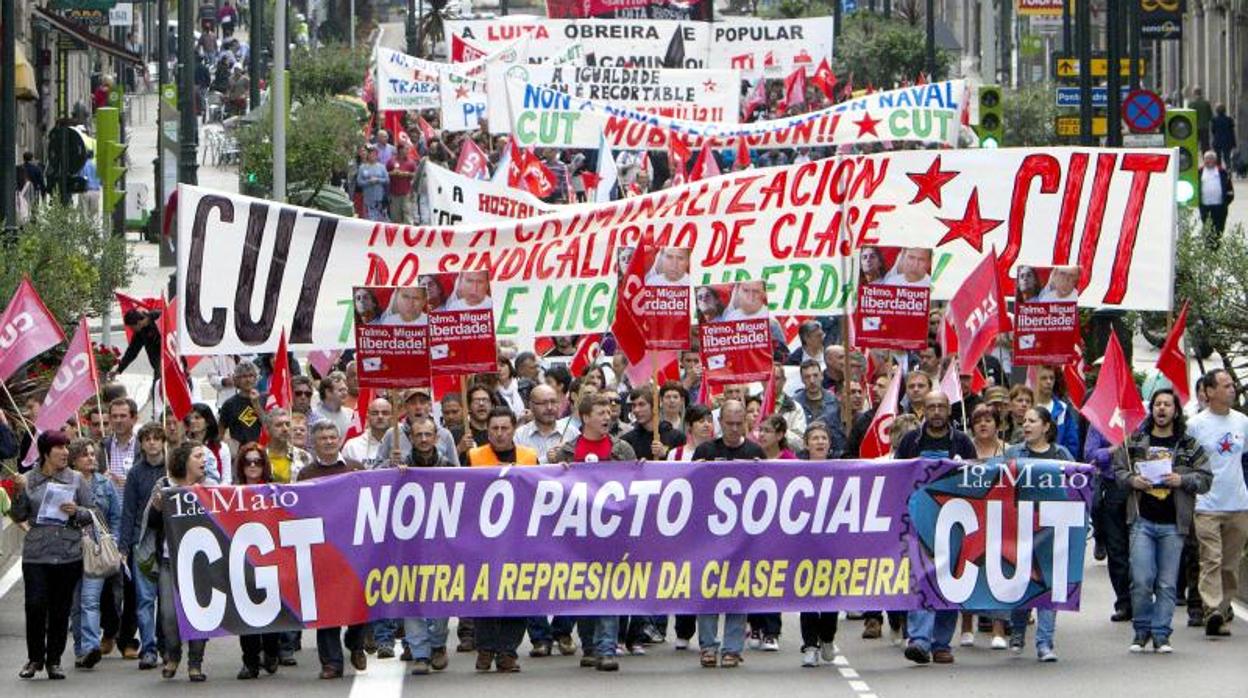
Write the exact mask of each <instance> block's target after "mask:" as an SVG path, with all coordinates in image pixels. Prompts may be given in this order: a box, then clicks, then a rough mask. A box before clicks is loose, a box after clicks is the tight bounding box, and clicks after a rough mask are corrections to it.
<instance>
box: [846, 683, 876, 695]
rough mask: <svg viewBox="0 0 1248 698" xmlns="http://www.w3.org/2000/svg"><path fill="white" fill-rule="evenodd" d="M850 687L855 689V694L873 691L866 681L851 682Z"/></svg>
mask: <svg viewBox="0 0 1248 698" xmlns="http://www.w3.org/2000/svg"><path fill="white" fill-rule="evenodd" d="M849 687H850V688H852V689H854V692H855V693H865V692H867V691H870V690H871V687H870V686H868V685H867V682H866V681H850V682H849Z"/></svg>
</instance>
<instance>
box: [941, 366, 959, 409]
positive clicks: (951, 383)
mask: <svg viewBox="0 0 1248 698" xmlns="http://www.w3.org/2000/svg"><path fill="white" fill-rule="evenodd" d="M959 373H960V371H958V362H957V361H950V362H949V366H948V367H947V368H946V369H945V375H943V376H941V377H940V392H942V393H944V394H945V397H947V398H949V404H951V405H956V404H958V403H959V402H962V379H961V376H960V375H959Z"/></svg>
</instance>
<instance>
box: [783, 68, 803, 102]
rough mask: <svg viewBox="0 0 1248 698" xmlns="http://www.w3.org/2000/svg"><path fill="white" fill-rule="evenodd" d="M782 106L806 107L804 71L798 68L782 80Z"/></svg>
mask: <svg viewBox="0 0 1248 698" xmlns="http://www.w3.org/2000/svg"><path fill="white" fill-rule="evenodd" d="M784 104H785V107H786V109H787V108H788V107H804V106H806V69H805V68H802V67H800V66H799V67H798V68H797V70H794V71H793V72H792V73H789V76H788V77H787V78H785V79H784Z"/></svg>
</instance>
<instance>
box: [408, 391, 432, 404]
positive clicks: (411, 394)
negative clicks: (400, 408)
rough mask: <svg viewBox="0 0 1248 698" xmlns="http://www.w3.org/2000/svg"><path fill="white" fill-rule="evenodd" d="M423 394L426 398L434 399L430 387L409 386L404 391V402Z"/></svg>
mask: <svg viewBox="0 0 1248 698" xmlns="http://www.w3.org/2000/svg"><path fill="white" fill-rule="evenodd" d="M420 396H423V397H424V398H425V399H426V400H433V398H432V397H431V396H430V395H429V389H428V388H408V389H407V390H404V391H403V402H405V403H407V402H411V401H412V399H413V398H416V397H420Z"/></svg>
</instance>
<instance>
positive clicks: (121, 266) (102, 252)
mask: <svg viewBox="0 0 1248 698" xmlns="http://www.w3.org/2000/svg"><path fill="white" fill-rule="evenodd" d="M134 271H135V262H134V259H133V258H132V256H131V254H130V250H129V248H127V247H126V241H125V238H121V237H115V236H113V235H106V234H105V233H104V232H103V231H102V229H101V228H100V225H99V223H97V222H96V221H95V220H94V219H92V218H90V217H89V216H87V215H86V214H84V213H83V212H82V211H81V210H80V209H78V208H77V207H74V206H65V205H63V204H61V203H60V200H59V199H57V198H55V197H54V198H52V199H49V200H48V202H47V203H43V204H39V205H38V206H37V207H36V208H35V210H34V212H33V215H32V216H31V220H30V222H29V223H27V224H26V225H25V226H24V227H23V228H22V229H21V231H20V233H19V234H18V236H17V238H16V240H14V241H12V242H8V243H5V246H4V247H3V248H0V298H4V299H6V300H7V299H8V298H11V297H12V296H13V292H14V291H15V290H16V289H17V285H18V284H19V283H21V281H22V277H25V276H28V277H30V280H31V282H32V283H33V284H34V286H35V289H36V290H37V291H39V296H40V297H41V298H43V302H44V303H45V304H46V305H47V306H48V310H50V311H51V312H52V314H53V315H55V316H56V319H57V320H58V321H60V323H61V324H62V325H64V326H65V327H70V326H72V325H73V324H74V323H76V322H77V321H78V317H79V316H82V315H91V316H95V315H100V314H101V313H103V312H104V310H105V309H107V308H109V307H111V306H112V304H113V303H114V302H115V301H114V299H113V292H114V291H116V290H117V289H119V288H122V287H124V286H125V285H126V284H128V283H130V277H131V276H132V275H133V274H134Z"/></svg>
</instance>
